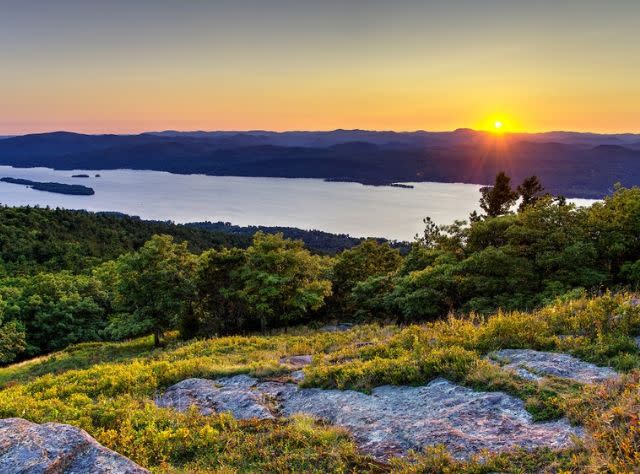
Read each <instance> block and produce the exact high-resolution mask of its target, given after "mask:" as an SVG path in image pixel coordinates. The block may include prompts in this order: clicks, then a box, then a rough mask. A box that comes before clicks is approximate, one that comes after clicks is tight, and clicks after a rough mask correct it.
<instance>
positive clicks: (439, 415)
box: [161, 376, 581, 460]
mask: <svg viewBox="0 0 640 474" xmlns="http://www.w3.org/2000/svg"><path fill="white" fill-rule="evenodd" d="M239 377H241V379H238V377H231V378H226V379H219V380H217V381H216V382H215V385H218V386H219V388H217V389H216V390H217V392H216V391H213V392H212V391H211V387H215V385H214V383H213V382H211V381H206V380H202V379H189V380H188V381H184V382H189V383H188V385H189V391H188V392H186V393H185V395H186V398H185V399H184V400H180V399H179V398H177V397H176V396H175V395H176V394H178V393H179V392H178V391H176V389H175V388H176V387H177V386H181V385H182V384H183V382H181V383H180V384H177V385H174V386H173V387H171V388H170V389H169V390H168V391H167V392H168V393H173V394H174V395H173V396H170V397H167V396H166V394H165V395H163V397H161V399H162V400H164V402H163V406H172V404H174V403H175V406H176V407H177V408H178V409H184V408H186V406H185V404H187V406H188V403H189V402H190V401H192V400H196V401H198V403H197V406H198V407H199V408H201V410H202V411H203V413H211V411H217V410H218V405H217V403H216V401H215V399H212V398H211V397H212V394H213V396H214V397H215V396H218V395H219V394H220V393H224V392H225V391H229V392H227V393H233V395H234V396H237V397H238V399H239V400H245V399H247V398H250V399H251V400H256V403H260V402H259V401H260V400H270V401H272V406H273V410H274V412H275V413H276V414H278V415H280V416H290V415H293V414H295V413H304V414H308V415H311V416H313V417H316V418H321V419H325V420H327V421H329V422H331V423H333V424H335V425H337V426H342V427H345V428H346V429H348V430H349V431H350V432H351V433H352V435H353V436H354V439H355V440H356V442H357V443H358V444H359V446H360V447H361V448H362V450H363V451H364V452H367V453H369V454H371V455H373V456H374V457H376V458H377V459H380V460H385V459H387V458H389V457H391V456H396V455H403V454H406V453H407V451H409V450H411V449H414V450H420V449H422V448H423V447H425V446H428V445H434V444H439V443H442V444H444V445H445V446H446V447H447V448H448V449H449V450H451V452H452V453H453V454H454V455H455V456H457V457H460V458H465V457H468V456H470V455H471V454H474V453H477V452H479V451H480V450H482V449H488V450H490V451H502V450H506V449H509V448H514V447H524V448H527V449H531V448H536V447H542V446H548V447H551V448H562V447H566V446H568V445H569V444H570V443H571V436H572V435H581V430H580V429H579V428H576V427H571V426H570V425H569V423H568V422H567V421H566V420H561V421H556V422H552V423H534V422H533V421H532V418H531V415H530V414H529V413H528V412H527V411H526V410H525V408H524V404H523V402H522V401H521V400H519V399H517V398H514V397H511V396H509V395H506V394H504V393H500V392H491V393H490V392H475V391H473V390H471V389H468V388H465V387H461V386H459V385H456V384H453V383H451V382H448V381H447V380H444V379H437V380H434V381H433V382H431V383H429V384H428V385H425V386H423V387H403V386H383V387H377V388H375V389H374V390H373V392H372V394H371V395H368V394H365V393H361V392H356V391H351V390H344V391H342V390H323V389H317V388H310V389H300V388H298V386H297V385H295V384H290V383H280V382H258V380H256V379H251V378H250V377H246V376H239ZM194 380H195V382H194ZM199 387H204V393H203V394H198V393H194V391H195V390H197V389H198V388H199ZM182 390H184V389H182ZM203 399H204V400H206V401H207V402H208V403H207V404H202V403H201V402H200V400H203ZM203 408H204V409H203ZM264 409H265V410H267V408H266V407H264ZM231 411H232V412H233V410H231ZM236 411H238V410H236ZM253 411H255V412H259V410H257V409H255V410H254V409H252V410H250V411H249V412H242V411H240V412H239V414H240V415H241V416H238V417H239V418H240V417H241V418H248V417H249V416H248V415H249V414H250V413H251V412H253Z"/></svg>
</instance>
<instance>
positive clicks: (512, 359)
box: [492, 349, 617, 383]
mask: <svg viewBox="0 0 640 474" xmlns="http://www.w3.org/2000/svg"><path fill="white" fill-rule="evenodd" d="M492 356H494V357H496V358H498V359H499V360H502V361H505V362H506V364H505V365H503V367H505V368H509V369H513V370H515V371H516V373H517V374H518V375H520V376H521V377H524V378H526V379H529V380H539V379H540V378H542V376H543V375H553V376H555V377H563V378H567V379H571V380H575V381H577V382H582V383H598V382H602V381H604V380H606V379H610V378H613V377H615V376H616V375H617V372H616V371H615V370H613V369H610V368H608V367H599V366H597V365H594V364H590V363H588V362H584V361H582V360H580V359H576V358H575V357H572V356H570V355H568V354H561V353H558V352H541V351H534V350H531V349H503V350H500V351H496V352H494V353H493V354H492Z"/></svg>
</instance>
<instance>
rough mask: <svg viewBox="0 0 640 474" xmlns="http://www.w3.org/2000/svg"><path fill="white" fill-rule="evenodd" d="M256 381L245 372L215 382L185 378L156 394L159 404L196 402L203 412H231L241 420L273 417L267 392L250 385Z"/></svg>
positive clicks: (171, 405) (184, 407) (177, 406)
mask: <svg viewBox="0 0 640 474" xmlns="http://www.w3.org/2000/svg"><path fill="white" fill-rule="evenodd" d="M254 384H255V379H252V378H251V377H247V376H246V375H236V376H235V377H228V378H224V379H219V380H217V381H216V382H213V381H211V380H206V379H186V380H183V381H182V382H178V383H177V384H175V385H173V386H171V387H169V389H167V391H166V392H164V393H163V394H162V395H161V396H160V397H158V398H156V405H158V406H159V407H169V408H174V409H176V410H178V411H186V410H187V409H188V408H189V407H190V406H191V405H195V406H196V407H197V408H198V410H200V413H202V414H204V415H210V414H212V413H222V412H230V413H231V414H232V415H233V416H234V417H235V418H238V419H241V420H244V419H249V418H259V419H269V418H273V415H272V414H271V411H270V410H269V409H268V408H267V406H266V405H267V400H266V399H265V398H264V394H263V393H260V392H258V391H256V390H253V389H252V388H251V387H252V386H253V385H254Z"/></svg>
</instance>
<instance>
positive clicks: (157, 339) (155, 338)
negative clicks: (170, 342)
mask: <svg viewBox="0 0 640 474" xmlns="http://www.w3.org/2000/svg"><path fill="white" fill-rule="evenodd" d="M160 335H161V331H160V329H156V330H155V331H153V345H154V346H155V347H160Z"/></svg>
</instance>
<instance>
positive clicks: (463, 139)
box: [0, 129, 640, 198]
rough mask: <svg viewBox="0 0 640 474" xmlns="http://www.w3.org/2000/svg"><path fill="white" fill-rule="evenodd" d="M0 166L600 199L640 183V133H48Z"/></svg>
mask: <svg viewBox="0 0 640 474" xmlns="http://www.w3.org/2000/svg"><path fill="white" fill-rule="evenodd" d="M0 164H2V165H11V166H15V167H40V166H41V167H48V168H54V169H59V170H73V169H85V170H105V169H133V170H156V171H168V172H171V173H178V174H195V173H197V174H206V175H213V176H245V177H283V178H320V179H327V180H332V181H352V182H358V183H362V184H368V185H390V184H392V183H397V182H425V181H431V182H462V183H474V184H487V183H490V182H491V181H492V179H493V177H494V176H495V174H496V173H497V172H499V171H502V170H504V171H506V172H507V174H509V175H510V176H512V178H513V180H514V182H516V183H518V182H521V181H522V180H523V179H524V178H525V177H527V176H530V175H532V174H535V175H537V176H538V177H539V178H540V179H541V181H542V182H543V183H544V185H545V187H546V188H547V190H548V191H550V192H552V193H554V194H562V195H565V196H567V197H581V198H601V197H603V196H604V195H605V194H607V193H609V192H610V191H611V189H612V187H613V184H614V183H616V182H621V183H622V184H623V185H625V186H633V185H638V184H640V135H634V134H613V135H600V134H590V133H574V132H549V133H540V134H524V133H513V134H504V135H496V134H492V133H488V132H480V131H474V130H469V129H460V130H456V131H453V132H423V131H419V132H407V133H399V132H375V131H364V130H335V131H329V132H268V131H249V132H175V131H165V132H154V133H144V134H140V135H82V134H76V133H69V132H53V133H44V134H32V135H24V136H19V137H10V138H5V139H3V140H2V141H0Z"/></svg>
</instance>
